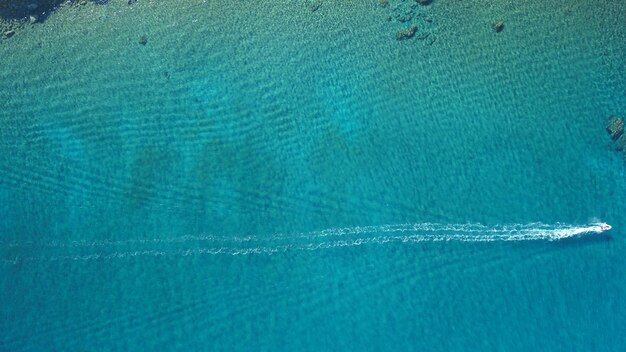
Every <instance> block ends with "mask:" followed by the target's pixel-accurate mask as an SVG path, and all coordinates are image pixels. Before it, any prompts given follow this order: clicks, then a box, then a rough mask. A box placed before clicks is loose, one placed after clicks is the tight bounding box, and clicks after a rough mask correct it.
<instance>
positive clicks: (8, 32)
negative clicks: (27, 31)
mask: <svg viewBox="0 0 626 352" xmlns="http://www.w3.org/2000/svg"><path fill="white" fill-rule="evenodd" d="M14 35H15V31H14V30H12V29H10V30H8V31H6V32H4V37H5V38H11V37H12V36H14Z"/></svg>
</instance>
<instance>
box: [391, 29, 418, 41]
mask: <svg viewBox="0 0 626 352" xmlns="http://www.w3.org/2000/svg"><path fill="white" fill-rule="evenodd" d="M415 32H417V26H411V27H407V28H405V29H403V30H400V31H398V32H397V33H396V40H405V39H409V38H411V37H413V36H414V35H415Z"/></svg>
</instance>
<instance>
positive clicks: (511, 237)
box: [2, 223, 611, 264]
mask: <svg viewBox="0 0 626 352" xmlns="http://www.w3.org/2000/svg"><path fill="white" fill-rule="evenodd" d="M610 229H611V226H610V225H608V224H606V223H596V224H590V225H586V226H572V225H566V224H551V225H549V224H543V223H530V224H513V225H496V226H491V227H488V226H484V225H481V224H435V223H417V224H392V225H379V226H361V227H350V228H334V229H326V230H322V231H314V232H309V233H298V234H292V235H284V234H275V235H271V236H268V237H259V236H246V237H220V236H180V237H172V238H153V239H131V240H122V241H69V242H48V243H43V242H24V243H17V242H11V243H8V244H7V245H5V247H12V248H15V249H19V248H25V249H34V248H35V247H33V246H40V247H41V248H38V249H41V250H44V252H45V250H46V248H47V249H48V250H52V251H53V253H50V254H49V255H42V256H19V255H18V256H13V257H10V258H6V259H4V260H2V262H3V263H5V264H7V263H10V264H17V263H19V262H25V261H67V260H73V261H91V260H112V259H122V258H133V257H172V256H177V257H186V256H193V255H220V254H221V255H233V256H237V255H251V254H266V255H271V254H276V253H281V252H287V251H315V250H321V249H330V248H339V247H355V246H361V245H366V244H387V243H418V242H451V241H456V242H496V241H537V240H544V241H556V240H561V239H565V238H570V237H574V236H579V235H584V234H589V233H602V232H604V231H607V230H610ZM332 236H338V237H339V238H340V239H333V237H332ZM163 244H167V245H171V246H174V247H176V246H180V245H183V247H182V248H174V249H167V248H156V249H155V248H153V247H154V246H157V247H158V246H159V245H163ZM176 244H178V245H176ZM124 246H131V248H126V247H124ZM59 249H61V250H62V252H63V251H69V252H70V253H57V252H58V250H59ZM72 250H73V251H80V252H81V253H71V251H72ZM85 250H87V252H89V251H90V250H91V251H92V253H83V252H84V251H85ZM94 250H98V251H97V252H95V251H94Z"/></svg>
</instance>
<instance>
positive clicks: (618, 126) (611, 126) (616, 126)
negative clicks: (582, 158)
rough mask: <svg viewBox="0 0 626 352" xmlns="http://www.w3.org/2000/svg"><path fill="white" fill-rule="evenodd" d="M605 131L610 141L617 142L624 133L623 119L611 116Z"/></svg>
mask: <svg viewBox="0 0 626 352" xmlns="http://www.w3.org/2000/svg"><path fill="white" fill-rule="evenodd" d="M606 131H607V132H608V133H609V135H610V136H611V139H612V140H614V141H616V140H618V139H619V138H620V137H621V136H622V135H623V133H624V118H623V117H620V116H611V117H610V118H609V122H608V124H607V125H606Z"/></svg>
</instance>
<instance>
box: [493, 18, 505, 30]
mask: <svg viewBox="0 0 626 352" xmlns="http://www.w3.org/2000/svg"><path fill="white" fill-rule="evenodd" d="M492 27H493V30H494V31H496V33H500V32H502V30H503V29H504V21H503V20H497V21H495V22H494V23H493V25H492Z"/></svg>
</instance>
